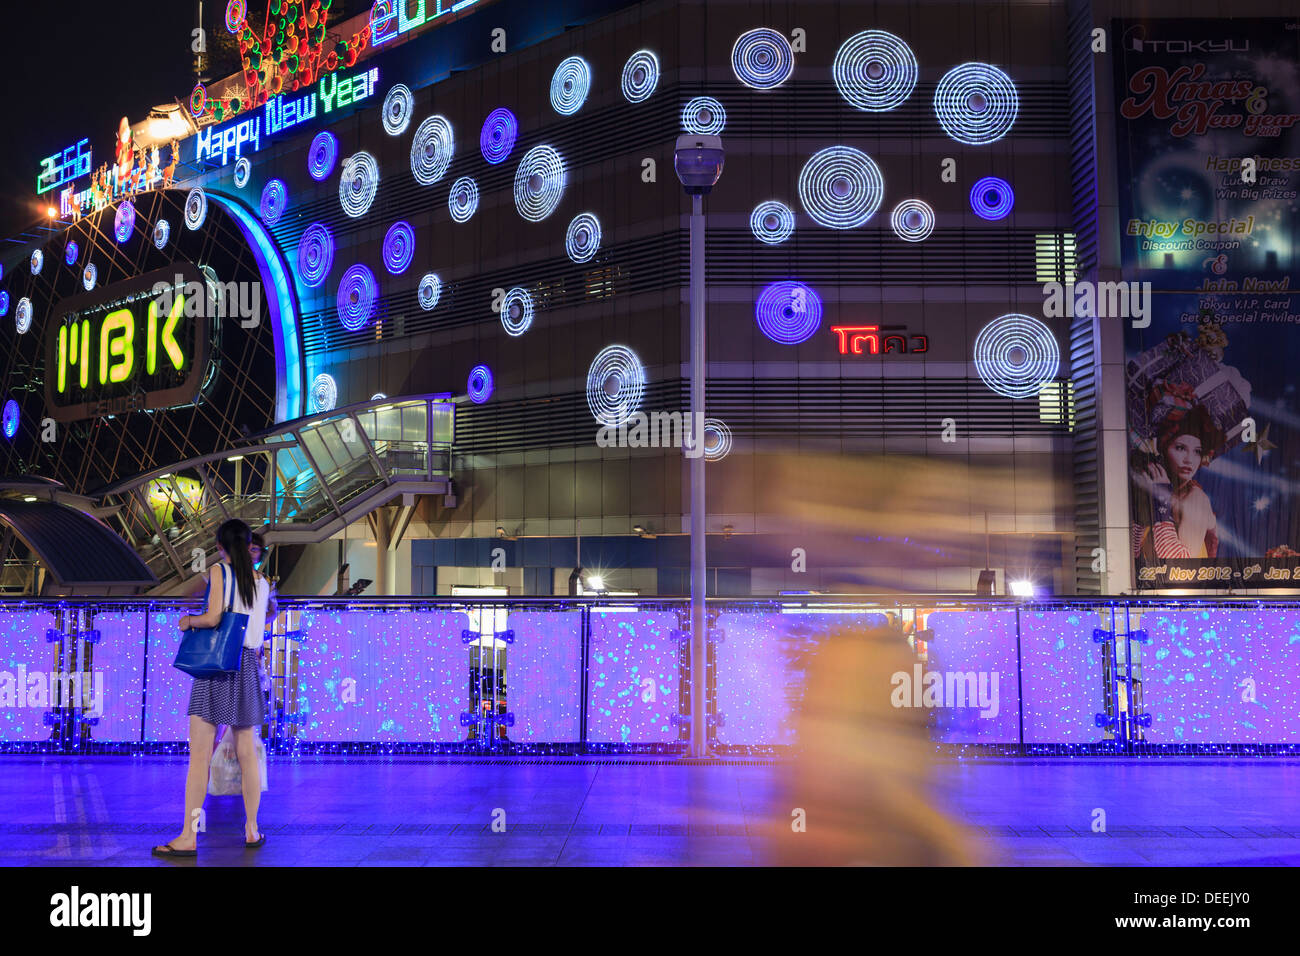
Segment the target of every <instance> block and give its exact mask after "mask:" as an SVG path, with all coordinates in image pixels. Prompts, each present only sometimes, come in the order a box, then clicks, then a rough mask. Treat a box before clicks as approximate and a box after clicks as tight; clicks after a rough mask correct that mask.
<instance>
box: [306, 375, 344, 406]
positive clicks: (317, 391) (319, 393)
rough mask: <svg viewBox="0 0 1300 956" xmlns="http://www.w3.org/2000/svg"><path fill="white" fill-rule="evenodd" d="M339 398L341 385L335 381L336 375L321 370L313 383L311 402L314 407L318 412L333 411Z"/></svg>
mask: <svg viewBox="0 0 1300 956" xmlns="http://www.w3.org/2000/svg"><path fill="white" fill-rule="evenodd" d="M338 400H339V386H338V383H337V382H335V381H334V376H333V375H330V374H329V373H327V372H321V373H320V374H319V375H317V376H316V377H315V378H314V379H312V383H311V404H312V409H313V410H314V411H315V412H317V413H318V414H319V413H320V412H328V411H331V410H332V409H333V408H334V406H335V405H337V404H338Z"/></svg>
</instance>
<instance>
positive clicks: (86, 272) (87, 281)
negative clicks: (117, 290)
mask: <svg viewBox="0 0 1300 956" xmlns="http://www.w3.org/2000/svg"><path fill="white" fill-rule="evenodd" d="M98 281H99V270H98V269H96V268H95V264H94V263H93V262H88V263H86V268H84V269H82V270H81V284H82V286H84V287H85V289H86V291H87V292H89V291H90V290H91V289H93V288H95V283H96V282H98Z"/></svg>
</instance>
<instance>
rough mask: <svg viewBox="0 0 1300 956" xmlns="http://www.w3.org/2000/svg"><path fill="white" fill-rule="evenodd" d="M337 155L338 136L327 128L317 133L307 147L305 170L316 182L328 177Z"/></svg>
mask: <svg viewBox="0 0 1300 956" xmlns="http://www.w3.org/2000/svg"><path fill="white" fill-rule="evenodd" d="M338 156H339V140H338V137H337V136H335V135H334V134H333V133H331V132H329V131H328V130H326V131H323V132H320V133H317V134H316V135H315V136H314V137H313V138H312V141H311V146H310V147H308V149H307V172H308V173H310V174H311V178H312V179H314V180H316V182H318V183H323V182H324V181H325V180H327V179H329V177H330V173H332V172H334V162H335V160H337V159H338Z"/></svg>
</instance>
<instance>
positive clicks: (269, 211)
mask: <svg viewBox="0 0 1300 956" xmlns="http://www.w3.org/2000/svg"><path fill="white" fill-rule="evenodd" d="M288 206H289V187H288V186H286V185H285V184H284V180H282V179H272V180H269V181H268V182H267V184H266V185H265V186H263V187H262V202H261V205H260V211H261V213H262V222H264V223H266V224H267V225H268V226H274V225H275V224H276V223H277V222H279V221H280V217H281V216H283V215H284V211H285V209H287V208H288Z"/></svg>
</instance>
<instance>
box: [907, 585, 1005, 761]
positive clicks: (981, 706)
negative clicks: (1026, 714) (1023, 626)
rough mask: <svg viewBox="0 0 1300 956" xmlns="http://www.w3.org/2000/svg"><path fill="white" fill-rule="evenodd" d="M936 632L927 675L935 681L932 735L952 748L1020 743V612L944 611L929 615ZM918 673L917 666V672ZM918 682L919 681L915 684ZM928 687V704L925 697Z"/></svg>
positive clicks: (927, 681) (929, 655) (925, 668)
mask: <svg viewBox="0 0 1300 956" xmlns="http://www.w3.org/2000/svg"><path fill="white" fill-rule="evenodd" d="M926 626H927V627H928V628H929V629H930V630H932V631H933V632H934V638H933V639H932V640H930V641H929V642H928V643H927V652H928V653H927V656H928V658H929V659H928V660H927V661H926V663H925V665H924V668H923V671H924V673H925V674H927V675H929V674H937V675H938V677H939V678H940V679H942V685H941V686H942V693H939V692H938V689H939V687H940V684H939V682H938V680H935V679H933V678H930V677H925V678H923V679H922V681H923V683H929V682H931V681H933V684H932V687H933V692H932V694H931V696H930V698H929V699H930V700H931V701H935V700H937V701H938V703H939V706H934V707H931V710H932V713H933V717H932V721H933V722H932V724H931V735H932V736H933V738H934V740H935V741H937V742H941V743H946V744H1014V743H1019V742H1020V686H1019V685H1020V680H1019V678H1020V662H1019V660H1018V659H1017V655H1016V637H1017V634H1016V627H1017V622H1016V611H1015V609H1014V608H1006V609H1004V608H999V609H997V610H979V609H974V610H972V609H963V610H952V611H949V610H944V611H936V612H935V613H933V614H931V615H930V616H929V619H928V620H927V622H926ZM914 670H915V667H914ZM914 682H915V679H914V678H913V683H914ZM924 691H925V688H924V687H923V688H922V701H923V702H924V701H925V700H926V699H927V698H926V696H925V692H924Z"/></svg>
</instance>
